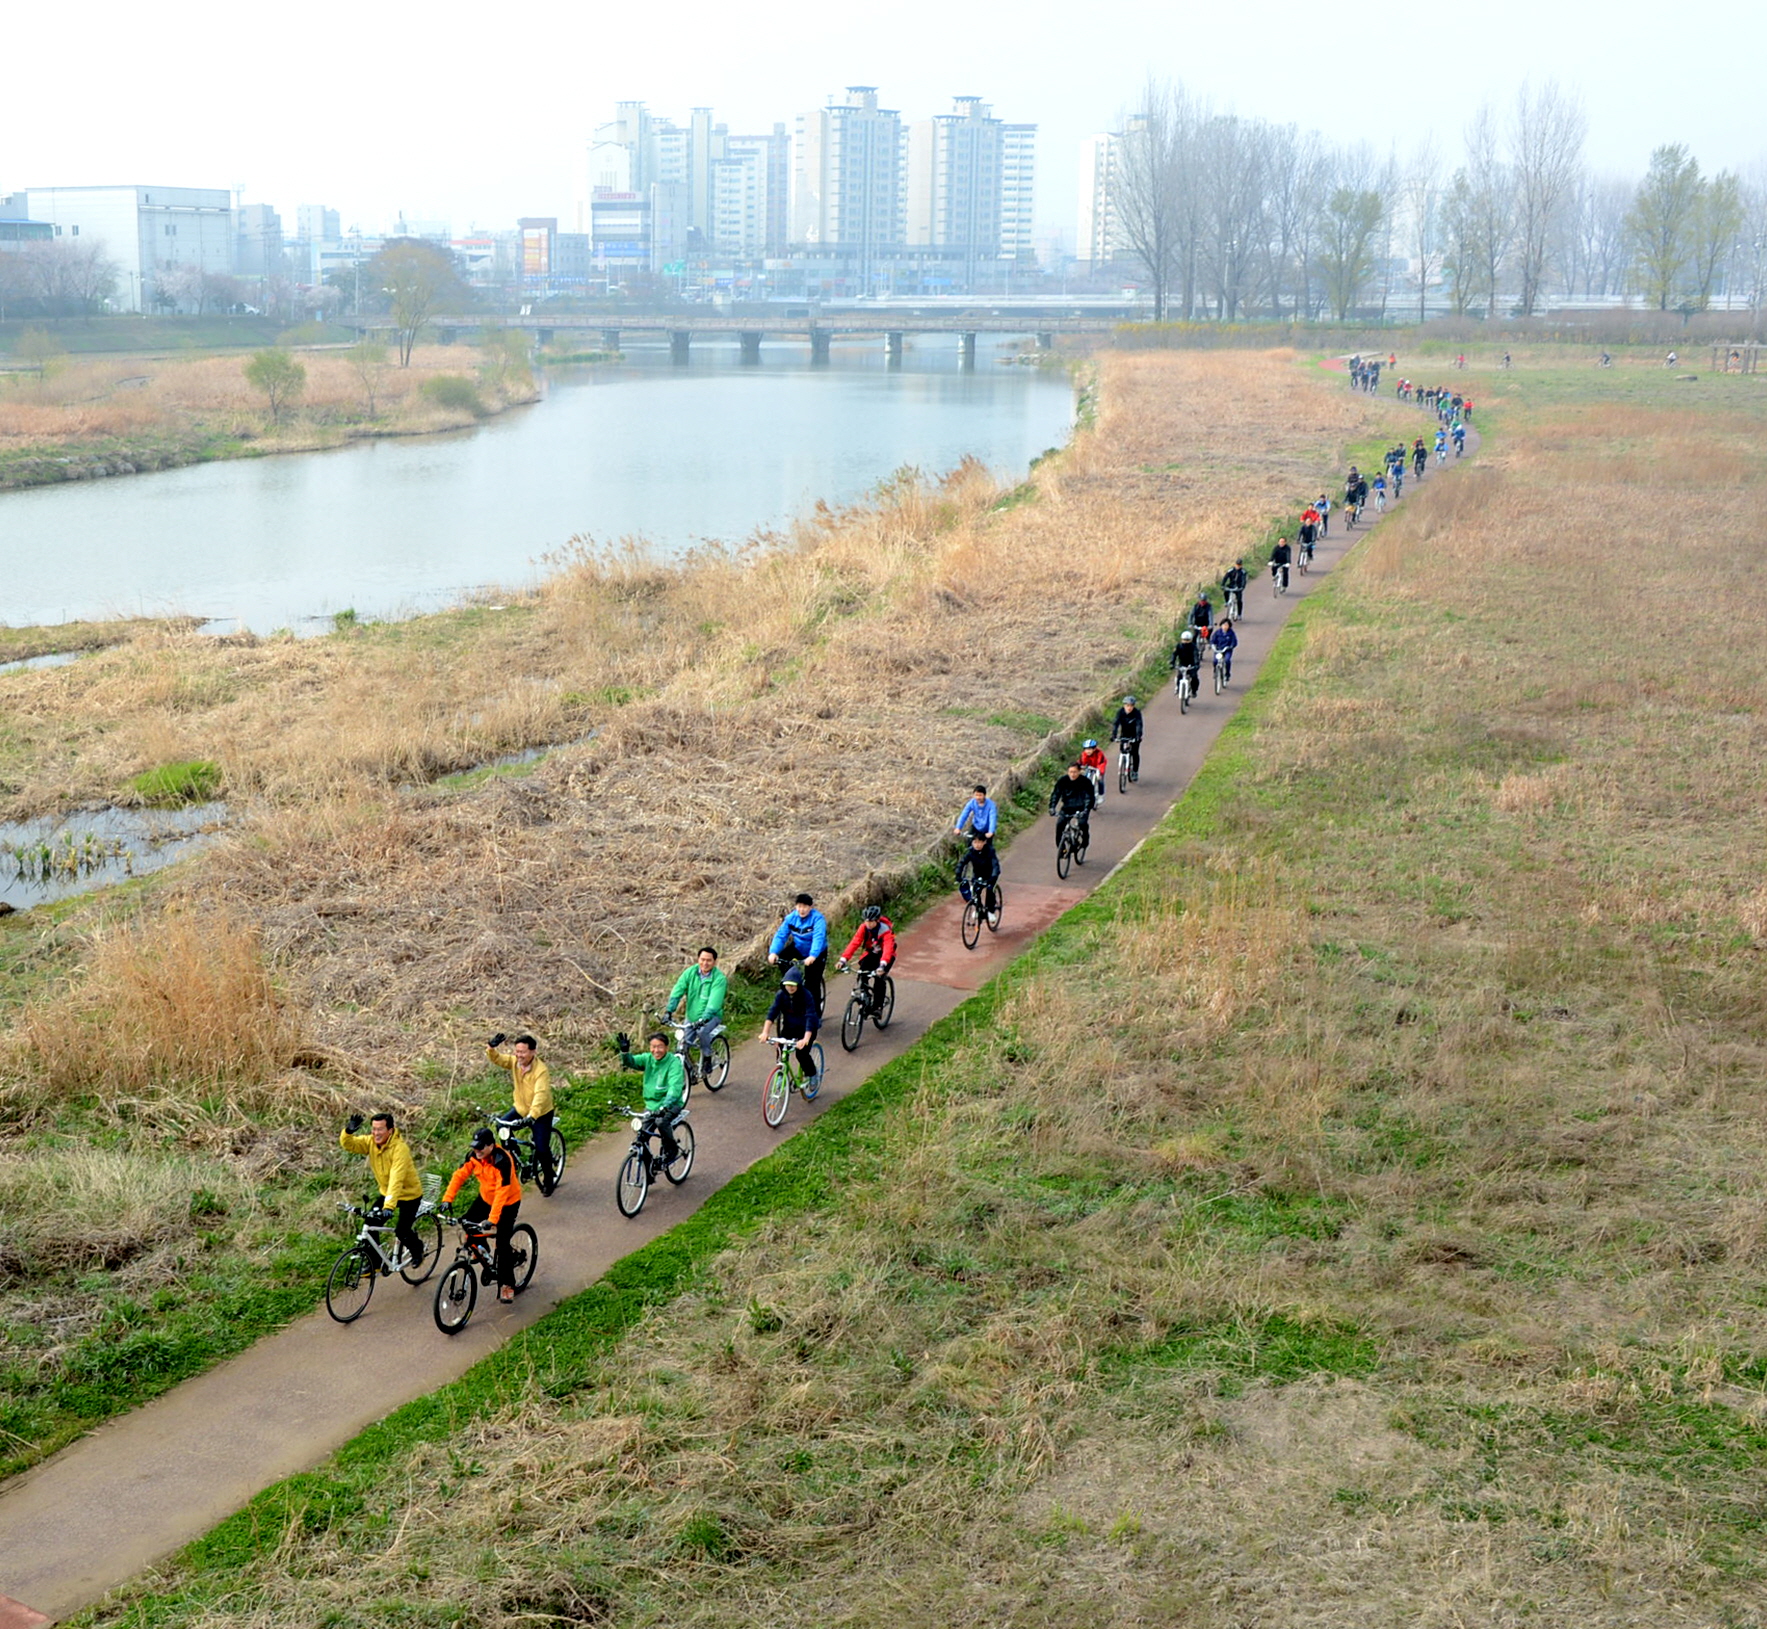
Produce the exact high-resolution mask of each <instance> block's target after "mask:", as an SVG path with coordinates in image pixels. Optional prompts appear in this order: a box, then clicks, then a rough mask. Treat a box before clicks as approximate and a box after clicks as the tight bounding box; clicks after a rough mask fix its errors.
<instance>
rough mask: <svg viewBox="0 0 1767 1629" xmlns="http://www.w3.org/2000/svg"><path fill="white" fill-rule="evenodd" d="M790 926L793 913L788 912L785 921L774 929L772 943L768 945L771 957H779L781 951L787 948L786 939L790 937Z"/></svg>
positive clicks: (768, 952) (768, 953)
mask: <svg viewBox="0 0 1767 1629" xmlns="http://www.w3.org/2000/svg"><path fill="white" fill-rule="evenodd" d="M790 926H791V913H790V912H787V913H786V918H785V921H783V922H781V923H780V924H779V926H778V927H777V928H775V929H774V930H773V940H772V943H771V944H769V945H768V946H767V955H768V957H769V958H774V957H777V956H778V955H779V953H780V952H781V951H782V950H784V949H785V941H786V939H787V938H788V937H790Z"/></svg>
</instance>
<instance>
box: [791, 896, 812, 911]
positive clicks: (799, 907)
mask: <svg viewBox="0 0 1767 1629" xmlns="http://www.w3.org/2000/svg"><path fill="white" fill-rule="evenodd" d="M815 904H816V901H815V900H813V899H812V898H811V897H810V896H809V895H808V894H799V895H798V897H797V898H796V899H795V900H793V901H792V909H793V910H794V911H796V912H797V913H798V915H799V916H808V915H809V914H810V912H811V910H812V908H813V907H814V906H815Z"/></svg>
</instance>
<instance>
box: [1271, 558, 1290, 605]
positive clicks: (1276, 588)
mask: <svg viewBox="0 0 1767 1629" xmlns="http://www.w3.org/2000/svg"><path fill="white" fill-rule="evenodd" d="M1287 592H1288V567H1287V566H1286V565H1284V564H1283V563H1282V562H1281V561H1279V560H1272V561H1271V562H1270V593H1271V597H1272V598H1275V597H1276V596H1278V595H1282V594H1286V593H1287Z"/></svg>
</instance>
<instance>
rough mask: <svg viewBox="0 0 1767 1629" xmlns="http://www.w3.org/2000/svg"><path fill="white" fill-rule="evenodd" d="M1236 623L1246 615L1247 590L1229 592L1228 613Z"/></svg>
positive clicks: (1230, 590)
mask: <svg viewBox="0 0 1767 1629" xmlns="http://www.w3.org/2000/svg"><path fill="white" fill-rule="evenodd" d="M1226 614H1227V615H1228V616H1230V617H1232V618H1233V620H1234V621H1235V622H1237V621H1239V619H1240V618H1241V617H1242V616H1244V615H1245V590H1244V589H1243V588H1230V589H1228V590H1227V612H1226Z"/></svg>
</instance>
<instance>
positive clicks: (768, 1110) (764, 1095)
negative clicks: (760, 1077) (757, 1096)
mask: <svg viewBox="0 0 1767 1629" xmlns="http://www.w3.org/2000/svg"><path fill="white" fill-rule="evenodd" d="M790 1102H791V1076H790V1075H788V1074H787V1073H786V1066H785V1063H784V1061H783V1060H781V1061H780V1063H779V1064H778V1066H777V1067H776V1068H775V1069H774V1071H773V1073H772V1074H770V1075H769V1076H768V1077H767V1084H766V1085H765V1086H764V1087H763V1088H762V1089H761V1118H762V1119H763V1120H765V1121H766V1122H767V1124H768V1125H770V1126H773V1127H775V1128H777V1127H778V1125H779V1122H780V1121H781V1120H783V1119H784V1118H785V1110H786V1106H787V1105H788V1104H789V1103H790Z"/></svg>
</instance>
